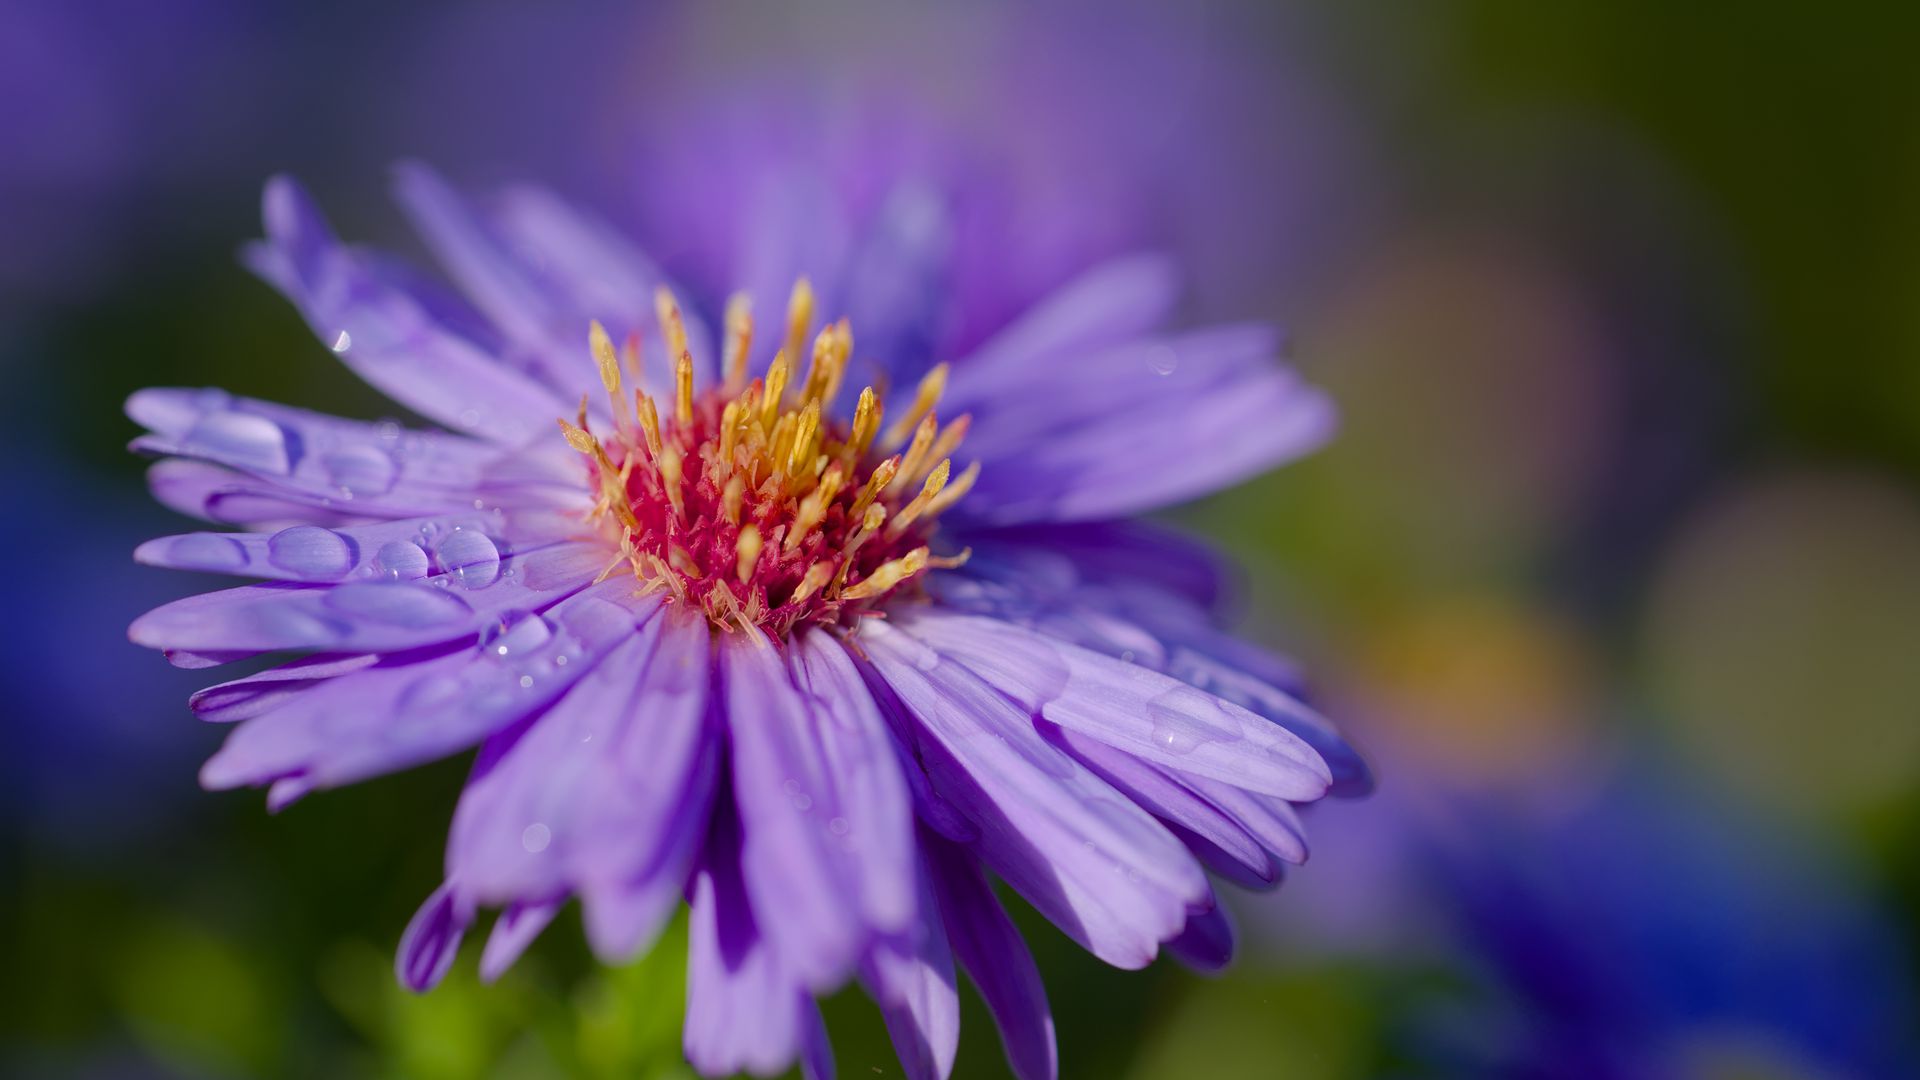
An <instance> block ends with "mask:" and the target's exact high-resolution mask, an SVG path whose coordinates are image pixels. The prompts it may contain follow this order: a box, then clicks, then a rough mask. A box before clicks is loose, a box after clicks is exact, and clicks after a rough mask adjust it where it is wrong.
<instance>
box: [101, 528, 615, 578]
mask: <svg viewBox="0 0 1920 1080" xmlns="http://www.w3.org/2000/svg"><path fill="white" fill-rule="evenodd" d="M579 528H580V524H579V521H578V520H577V519H573V518H569V517H563V516H560V515H557V514H553V513H550V512H546V511H532V512H515V513H512V514H508V513H506V512H504V511H495V512H492V513H485V514H483V513H480V512H477V511H473V510H467V511H464V512H461V513H457V514H442V515H437V516H433V517H417V518H409V519H405V520H401V521H383V522H379V523H377V524H370V525H347V526H342V527H339V528H333V529H327V528H322V527H320V526H317V525H294V526H290V527H288V528H285V529H281V530H278V531H276V532H274V533H271V534H267V533H258V532H249V533H206V532H200V533H186V534H183V535H180V536H162V537H159V538H158V539H154V540H149V541H147V542H146V543H144V544H141V545H140V546H139V547H138V548H135V549H134V552H133V557H134V559H135V561H138V562H142V563H146V564H147V565H149V566H167V567H172V568H173V569H176V570H199V571H202V572H206V573H225V574H239V575H243V576H246V577H256V578H269V579H273V580H278V581H304V582H336V581H345V580H348V579H351V578H358V579H362V580H375V581H411V580H415V579H418V578H424V577H429V576H431V575H433V574H436V573H448V572H451V571H453V570H455V569H467V568H471V567H472V566H473V565H474V564H475V563H476V561H478V562H484V561H485V554H484V549H482V548H480V547H479V545H477V544H475V543H474V542H473V541H472V539H471V537H467V536H458V535H456V534H457V533H461V532H465V531H466V530H475V531H476V532H477V533H478V534H479V535H482V536H490V537H498V538H499V540H498V541H496V540H493V539H489V540H488V545H489V546H492V547H493V549H494V551H495V553H496V554H495V556H494V558H495V559H496V560H497V558H498V552H499V550H500V547H501V546H502V542H504V543H505V544H507V545H511V546H512V547H515V548H519V549H522V550H524V549H526V548H527V547H529V546H532V545H537V544H543V543H549V542H552V541H554V540H559V539H562V538H564V537H567V536H570V535H573V534H576V533H577V532H578V531H579Z"/></svg>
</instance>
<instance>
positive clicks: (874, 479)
mask: <svg viewBox="0 0 1920 1080" xmlns="http://www.w3.org/2000/svg"><path fill="white" fill-rule="evenodd" d="M899 470H900V459H899V458H897V457H890V458H888V459H887V460H885V461H883V462H881V463H880V464H878V465H875V466H874V467H873V475H872V476H869V477H867V486H866V487H864V488H862V489H860V497H859V498H857V499H855V500H853V506H852V507H850V508H849V509H848V510H847V516H848V517H859V516H860V515H861V514H862V513H865V512H866V509H867V506H868V505H869V504H870V503H872V502H873V501H874V500H875V499H877V498H879V497H880V492H881V491H882V490H884V489H885V488H886V486H887V485H888V484H891V483H892V482H893V478H894V475H895V474H896V473H898V472H899Z"/></svg>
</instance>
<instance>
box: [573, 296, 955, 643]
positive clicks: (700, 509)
mask: <svg viewBox="0 0 1920 1080" xmlns="http://www.w3.org/2000/svg"><path fill="white" fill-rule="evenodd" d="M653 301H654V310H655V314H656V316H657V319H658V321H659V324H660V328H661V339H662V340H661V345H662V346H663V348H664V349H665V352H666V356H667V359H668V363H669V364H670V370H671V371H672V373H673V379H672V391H671V394H672V396H671V399H670V400H669V401H666V402H662V403H659V404H656V403H655V402H654V400H653V399H652V397H650V396H649V395H648V394H647V393H646V392H645V391H644V390H637V389H636V390H634V391H633V392H632V395H631V396H628V394H627V391H626V389H625V386H626V384H625V381H624V379H623V377H622V376H623V369H624V374H625V375H626V376H627V377H630V378H631V379H632V380H633V381H634V382H636V383H638V382H640V381H641V380H640V376H641V374H642V366H641V343H640V341H639V340H638V338H635V337H632V336H629V337H628V339H627V341H626V342H625V344H624V347H623V348H621V349H619V350H616V349H615V346H614V343H613V339H612V338H611V337H610V336H609V335H608V334H607V332H606V330H605V329H604V328H603V327H601V325H600V324H599V323H597V322H596V323H594V324H592V326H590V327H589V328H588V335H587V348H588V353H589V355H590V356H591V358H592V360H593V362H594V365H595V368H596V370H597V371H598V374H599V376H600V382H601V384H602V386H603V387H604V388H605V390H606V395H607V400H608V401H609V402H610V403H611V405H612V414H613V422H612V426H611V428H610V429H608V430H604V431H599V432H596V431H594V430H593V429H592V427H591V426H590V422H589V419H588V416H587V411H588V407H587V399H584V398H583V399H582V401H581V405H580V411H579V415H578V416H577V417H575V418H574V419H573V420H567V419H564V418H563V419H561V420H560V429H561V433H562V434H563V436H564V437H565V439H566V442H567V445H568V447H570V448H571V449H572V450H573V451H575V452H576V453H578V454H580V455H581V457H582V459H583V461H584V464H585V466H586V470H587V475H588V484H589V487H590V490H591V491H592V492H593V493H594V496H595V501H594V504H593V509H592V510H591V511H590V512H589V514H588V522H589V525H590V526H591V527H592V528H594V529H596V530H598V531H599V532H601V533H602V534H604V535H605V536H606V537H607V538H608V540H609V542H610V543H611V545H612V547H613V548H615V549H616V550H617V551H618V552H619V557H618V558H617V559H616V560H615V562H614V564H613V570H612V571H611V572H619V569H620V567H622V566H625V567H626V568H627V569H628V570H629V571H630V572H631V573H632V575H633V577H634V578H635V579H636V580H637V581H638V582H639V587H640V588H641V590H642V591H649V592H665V593H667V594H668V595H669V599H670V600H671V601H672V602H676V603H684V604H688V605H693V606H698V607H699V608H700V609H701V610H702V611H703V612H704V613H705V615H706V616H707V618H708V620H709V621H710V622H711V623H712V624H713V625H714V626H715V627H716V628H718V629H721V630H733V629H740V628H743V627H749V626H751V627H757V628H759V629H760V630H762V631H765V632H768V633H771V634H773V635H775V636H777V637H778V636H785V635H786V634H788V633H790V632H791V631H793V630H794V629H795V628H796V627H798V626H801V625H803V624H806V623H815V624H820V625H826V626H837V627H850V626H853V625H855V624H857V622H858V621H859V620H860V619H861V618H862V617H866V616H871V615H873V614H875V613H876V612H877V611H878V610H879V607H880V605H881V604H882V602H883V601H885V600H887V599H888V598H890V597H894V596H896V595H900V594H902V593H909V592H911V591H913V590H914V589H915V588H916V583H917V582H918V581H919V580H920V579H921V578H922V577H923V576H924V575H925V574H926V573H927V572H929V571H930V570H934V569H939V568H944V567H952V566H957V565H959V564H960V563H961V562H963V561H965V559H966V553H965V552H961V553H959V554H958V555H947V556H938V555H935V554H933V551H934V548H935V547H936V546H937V545H936V544H935V534H936V530H937V523H938V519H939V517H940V515H941V513H942V512H944V511H945V510H947V509H948V508H950V507H952V506H953V504H954V503H955V502H957V501H958V500H959V499H960V498H961V497H962V496H964V495H965V494H966V493H967V490H968V489H969V488H971V487H972V486H973V482H974V478H975V477H976V476H978V475H979V465H978V464H977V463H976V464H972V465H968V466H967V467H966V468H965V469H964V470H963V471H960V472H958V473H956V471H955V468H954V464H953V460H952V457H953V454H954V453H955V452H956V451H957V450H958V449H959V447H960V444H961V442H962V440H963V439H965V437H966V433H967V427H968V424H969V418H968V417H966V416H960V417H957V418H955V419H954V420H952V421H950V422H947V423H944V424H943V423H942V422H941V420H940V418H939V414H938V406H939V402H940V398H941V396H942V394H943V392H944V390H945V387H946V377H947V371H946V367H945V365H941V366H939V367H936V368H935V369H933V371H932V372H931V373H929V374H928V375H927V377H926V378H925V379H923V380H922V381H921V382H920V384H919V386H918V387H917V388H916V390H915V393H914V395H913V397H912V399H911V401H910V403H909V405H908V408H907V410H906V415H904V416H902V417H900V418H899V419H898V420H897V421H896V422H895V423H893V424H892V425H891V426H889V425H887V424H886V423H885V418H884V417H883V416H882V411H883V410H882V406H881V401H880V395H879V393H877V392H876V391H875V389H874V388H873V387H871V386H868V387H865V388H863V389H862V390H861V391H860V393H859V395H858V397H857V399H856V401H855V403H854V406H853V409H852V419H851V420H850V421H843V420H841V419H840V418H839V417H840V415H841V414H839V413H836V412H835V410H834V404H835V401H836V399H837V398H838V397H839V394H840V391H841V389H842V387H841V383H842V381H843V379H844V377H845V375H846V371H847V364H848V361H849V359H850V358H851V356H852V355H853V330H852V327H850V326H849V325H848V324H847V321H846V320H845V319H841V320H839V321H837V322H832V323H828V324H826V325H824V326H822V327H820V328H819V329H818V330H817V331H816V330H815V328H814V326H813V321H814V294H813V289H812V287H811V286H810V285H809V284H808V283H807V281H806V279H804V278H802V279H801V280H800V281H799V282H798V283H796V284H795V286H794V288H793V292H792V294H791V296H789V297H788V300H787V305H786V311H785V318H784V320H783V321H782V322H783V325H781V326H780V327H779V350H778V352H777V353H776V355H775V357H774V359H773V362H772V364H771V365H770V366H769V367H768V368H767V372H766V374H765V375H764V376H762V377H760V378H754V379H749V378H748V368H747V356H748V352H749V350H750V349H751V347H752V343H753V340H754V325H753V314H752V311H753V308H752V305H751V303H750V302H749V300H748V298H747V297H746V296H745V295H741V294H736V295H735V296H734V297H733V298H731V299H730V300H729V301H728V303H727V307H726V318H725V325H724V328H723V332H722V335H721V370H722V377H721V380H720V382H719V384H718V385H717V386H713V387H710V388H708V389H707V390H705V391H704V392H701V391H699V390H697V389H696V387H695V385H694V366H693V355H692V353H691V352H690V351H689V347H688V344H687V330H686V324H685V321H684V319H683V317H682V315H681V312H680V307H679V304H678V302H677V301H676V300H675V299H674V297H673V295H672V294H671V293H669V292H668V291H667V290H665V289H661V290H659V291H658V292H656V294H655V295H654V297H653ZM810 335H811V337H812V341H811V345H810V346H809V344H808V338H809V336H810ZM803 360H804V370H802V367H803V364H802V361H803ZM883 432H884V436H883V434H882V433H883Z"/></svg>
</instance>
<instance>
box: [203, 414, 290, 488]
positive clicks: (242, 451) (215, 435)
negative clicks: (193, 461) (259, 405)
mask: <svg viewBox="0 0 1920 1080" xmlns="http://www.w3.org/2000/svg"><path fill="white" fill-rule="evenodd" d="M181 445H182V447H183V448H184V449H186V450H188V451H191V452H193V453H197V454H205V455H207V456H208V457H211V458H214V459H216V460H219V461H223V462H229V463H232V464H234V465H238V466H240V467H241V468H243V469H252V470H254V471H256V472H263V473H274V474H277V475H282V476H284V475H286V473H287V470H288V469H289V468H290V467H291V465H290V463H289V461H288V458H287V435H286V432H284V431H281V430H280V425H278V424H276V423H274V422H273V421H271V420H269V419H267V418H266V417H264V416H254V415H253V414H251V413H240V412H231V411H227V410H222V411H220V412H210V413H207V414H206V415H204V416H202V417H200V421H199V422H198V423H196V424H194V425H193V430H191V431H189V432H187V436H186V438H184V439H182V440H181Z"/></svg>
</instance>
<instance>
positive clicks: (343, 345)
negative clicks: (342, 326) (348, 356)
mask: <svg viewBox="0 0 1920 1080" xmlns="http://www.w3.org/2000/svg"><path fill="white" fill-rule="evenodd" d="M329 348H331V349H332V350H333V351H334V352H336V353H343V352H346V351H347V350H348V349H351V348H353V335H352V334H349V333H347V332H346V331H345V330H342V331H340V332H339V333H338V334H336V335H334V338H333V344H332V345H331V346H329Z"/></svg>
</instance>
